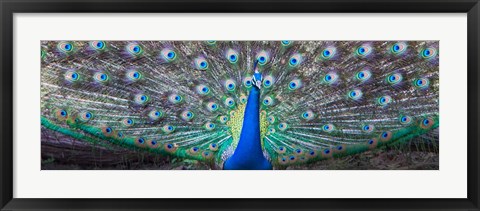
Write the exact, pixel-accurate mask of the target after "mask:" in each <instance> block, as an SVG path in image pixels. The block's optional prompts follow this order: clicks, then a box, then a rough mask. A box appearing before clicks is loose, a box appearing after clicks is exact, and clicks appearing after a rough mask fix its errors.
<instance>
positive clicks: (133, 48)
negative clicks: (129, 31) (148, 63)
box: [126, 43, 143, 56]
mask: <svg viewBox="0 0 480 211" xmlns="http://www.w3.org/2000/svg"><path fill="white" fill-rule="evenodd" d="M126 49H127V52H128V53H130V54H131V55H133V56H140V55H141V54H142V53H143V48H142V47H141V46H140V45H139V44H136V43H129V44H128V45H127V46H126Z"/></svg>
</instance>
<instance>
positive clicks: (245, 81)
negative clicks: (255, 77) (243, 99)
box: [243, 76, 252, 88]
mask: <svg viewBox="0 0 480 211" xmlns="http://www.w3.org/2000/svg"><path fill="white" fill-rule="evenodd" d="M243 85H245V87H247V88H250V87H252V77H250V76H247V77H245V78H244V79H243Z"/></svg>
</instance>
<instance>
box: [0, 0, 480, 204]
mask: <svg viewBox="0 0 480 211" xmlns="http://www.w3.org/2000/svg"><path fill="white" fill-rule="evenodd" d="M478 2H479V1H478V0H404V1H401V0H383V1H382V0H337V1H331V0H255V1H253V0H232V1H226V0H141V1H136V0H96V1H93V0H83V1H81V0H72V1H67V0H36V1H35V0H0V10H1V25H0V31H1V41H0V42H1V43H0V46H1V50H2V51H1V52H2V53H1V56H0V64H1V68H2V69H1V77H0V80H1V84H0V87H1V92H0V99H1V100H2V103H1V106H0V120H1V128H0V156H1V163H0V177H1V178H0V207H2V209H1V210H67V209H75V210H120V209H127V210H224V209H232V210H233V209H234V210H305V209H310V210H317V209H318V210H374V209H375V210H394V209H396V210H420V209H422V210H439V209H442V210H479V176H478V173H479V169H480V166H479V156H478V154H479V153H480V148H479V146H480V145H479V144H478V142H479V132H480V128H479V125H478V119H479V112H478V111H479V103H478V102H479V99H480V93H479V89H480V83H479V81H480V77H479V74H478V73H479V61H480V57H479V55H480V54H479V49H480V46H479V45H480V42H479V23H480V22H479V19H480V18H479V13H480V5H479V3H478ZM100 12H102V13H117V12H137V13H157V12H160V13H187V12H194V13H199V12H212V13H219V12H222V13H224V12H227V13H247V12H254V13H256V12H266V13H279V12H287V13H292V12H295V13H307V12H308V13H323V12H328V13H343V12H345V13H364V12H368V13H467V14H468V16H467V18H468V22H467V25H468V66H467V67H468V181H467V182H468V197H467V198H466V199H23V198H22V199H17V198H13V181H14V178H13V152H12V151H13V147H12V146H13V140H14V137H13V121H15V120H14V119H13V110H14V109H15V107H14V105H13V91H14V90H13V40H14V37H13V14H14V13H100ZM92 191H94V190H92ZM224 191H228V190H224Z"/></svg>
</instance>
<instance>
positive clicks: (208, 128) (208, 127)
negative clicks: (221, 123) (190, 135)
mask: <svg viewBox="0 0 480 211" xmlns="http://www.w3.org/2000/svg"><path fill="white" fill-rule="evenodd" d="M205 129H206V130H209V131H210V130H213V129H215V124H213V123H211V122H207V123H205Z"/></svg>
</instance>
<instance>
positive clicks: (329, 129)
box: [323, 124, 335, 133]
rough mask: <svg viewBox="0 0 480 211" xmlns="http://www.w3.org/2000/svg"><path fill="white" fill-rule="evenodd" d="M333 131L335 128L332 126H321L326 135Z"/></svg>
mask: <svg viewBox="0 0 480 211" xmlns="http://www.w3.org/2000/svg"><path fill="white" fill-rule="evenodd" d="M334 129H335V126H333V125H332V124H326V125H324V126H323V131H325V132H327V133H329V132H332V131H333V130H334Z"/></svg>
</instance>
